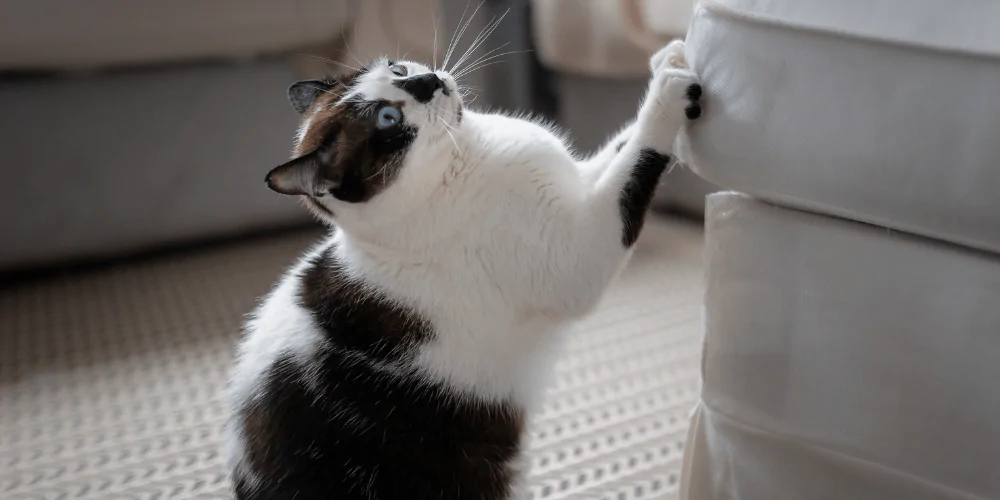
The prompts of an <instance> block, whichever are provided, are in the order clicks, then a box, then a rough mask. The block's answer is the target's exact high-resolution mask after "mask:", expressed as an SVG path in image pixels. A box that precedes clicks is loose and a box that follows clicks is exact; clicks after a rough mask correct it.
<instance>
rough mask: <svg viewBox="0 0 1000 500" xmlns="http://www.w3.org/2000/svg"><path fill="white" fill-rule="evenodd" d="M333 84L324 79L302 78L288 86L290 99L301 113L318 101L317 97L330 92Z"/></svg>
mask: <svg viewBox="0 0 1000 500" xmlns="http://www.w3.org/2000/svg"><path fill="white" fill-rule="evenodd" d="M332 87H333V86H332V85H330V83H328V82H326V81H323V80H302V81H301V82H295V83H293V84H292V85H291V86H290V87H288V100H289V101H290V102H291V103H292V107H293V108H295V111H297V112H298V113H299V114H300V115H301V114H302V113H305V112H306V110H307V109H309V107H310V106H312V105H313V103H314V102H316V98H317V97H319V96H320V94H322V93H324V92H329V91H330V89H331V88H332Z"/></svg>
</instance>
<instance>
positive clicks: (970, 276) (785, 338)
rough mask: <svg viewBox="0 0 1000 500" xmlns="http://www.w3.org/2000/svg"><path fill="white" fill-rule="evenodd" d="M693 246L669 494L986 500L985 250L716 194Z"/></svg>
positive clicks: (988, 266) (991, 414) (991, 317)
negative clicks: (700, 248)
mask: <svg viewBox="0 0 1000 500" xmlns="http://www.w3.org/2000/svg"><path fill="white" fill-rule="evenodd" d="M705 247H706V251H705V258H706V263H705V266H706V271H705V277H706V282H705V317H706V325H705V336H706V340H705V352H704V358H703V360H704V361H703V380H704V385H703V390H702V404H701V406H700V409H699V410H698V413H697V415H696V417H695V419H694V421H693V427H692V428H691V431H690V434H689V438H688V443H687V446H686V448H685V472H686V477H685V479H684V480H683V484H684V488H686V492H685V493H684V494H682V496H681V498H682V499H683V500H735V499H738V498H744V499H747V498H753V499H757V498H759V499H786V498H787V499H805V498H808V499H817V500H818V499H831V500H833V499H848V498H850V499H857V500H882V499H908V500H937V499H972V498H998V497H1000V475H997V474H996V467H995V464H998V463H1000V446H997V443H1000V391H997V389H996V385H997V384H996V381H997V380H1000V343H997V342H996V339H997V333H998V332H1000V309H998V308H997V307H996V304H997V302H998V301H1000V256H996V255H992V254H987V253H985V252H976V251H970V250H968V249H965V248H963V247H960V246H957V245H952V244H948V243H943V242H939V241H934V240H930V239H927V238H922V237H916V236H910V235H906V234H905V233H899V232H888V231H886V230H885V229H882V228H876V227H872V226H869V225H866V224H859V223H856V222H851V221H845V220H842V219H837V218H833V217H825V216H821V215H815V214H810V213H805V212H800V211H797V210H791V209H785V208H778V207H775V206H772V205H768V204H766V203H763V202H759V201H756V200H753V199H751V198H749V197H746V196H741V195H735V194H732V193H722V194H715V195H711V196H710V197H709V203H708V213H707V215H706V245H705ZM986 464H990V465H986Z"/></svg>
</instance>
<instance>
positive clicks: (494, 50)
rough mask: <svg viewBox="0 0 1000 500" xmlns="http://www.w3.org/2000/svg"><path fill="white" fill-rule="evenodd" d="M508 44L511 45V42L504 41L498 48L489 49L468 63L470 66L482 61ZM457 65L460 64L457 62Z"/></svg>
mask: <svg viewBox="0 0 1000 500" xmlns="http://www.w3.org/2000/svg"><path fill="white" fill-rule="evenodd" d="M508 45H510V42H504V43H502V44H500V46H499V47H496V48H494V49H492V50H489V51H487V52H486V53H485V54H483V55H481V56H479V57H478V58H476V60H475V61H472V62H470V63H469V64H468V66H472V65H473V64H476V63H477V62H480V61H482V60H483V59H484V58H486V57H489V56H490V55H491V54H494V53H496V51H498V50H501V49H503V48H504V47H506V46H508ZM455 66H456V67H457V66H458V65H457V64H456V65H455Z"/></svg>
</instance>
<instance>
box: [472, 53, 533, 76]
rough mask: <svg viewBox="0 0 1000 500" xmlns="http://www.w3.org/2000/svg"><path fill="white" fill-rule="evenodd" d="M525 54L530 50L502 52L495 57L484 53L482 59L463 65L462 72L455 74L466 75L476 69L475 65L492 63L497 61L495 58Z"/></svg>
mask: <svg viewBox="0 0 1000 500" xmlns="http://www.w3.org/2000/svg"><path fill="white" fill-rule="evenodd" d="M526 52H531V50H530V49H528V50H510V51H507V52H502V53H500V54H496V55H493V56H490V55H489V53H486V54H484V55H483V57H480V58H479V59H476V60H475V61H473V62H471V63H469V64H467V65H465V67H464V68H462V70H461V71H459V72H458V73H456V74H457V75H467V74H469V73H470V72H472V71H473V70H474V69H475V68H476V66H477V65H479V64H481V63H485V62H489V61H492V60H494V59H497V58H500V57H503V56H509V55H511V54H524V53H526ZM455 78H460V77H459V76H456V77H455Z"/></svg>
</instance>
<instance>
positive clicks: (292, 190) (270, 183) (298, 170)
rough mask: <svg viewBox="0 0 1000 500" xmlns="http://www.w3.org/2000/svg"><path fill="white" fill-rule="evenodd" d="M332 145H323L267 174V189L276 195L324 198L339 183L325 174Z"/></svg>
mask: <svg viewBox="0 0 1000 500" xmlns="http://www.w3.org/2000/svg"><path fill="white" fill-rule="evenodd" d="M330 147H331V145H330V144H322V145H320V146H319V147H318V148H316V149H314V150H312V151H310V152H308V153H306V154H304V155H302V156H299V157H297V158H292V159H291V160H289V161H287V162H285V163H283V164H281V165H278V166H277V167H274V168H272V169H271V171H270V172H268V173H267V177H266V178H265V182H266V183H267V187H268V188H269V189H270V190H271V191H274V192H276V193H281V194H287V195H309V196H322V195H324V194H326V193H328V192H330V190H331V189H333V188H336V187H337V185H338V184H339V182H336V181H335V180H333V179H329V178H327V176H326V175H324V173H328V172H326V171H327V170H329V169H327V168H324V165H327V164H329V162H330V160H331V156H332V154H331V150H330Z"/></svg>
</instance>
